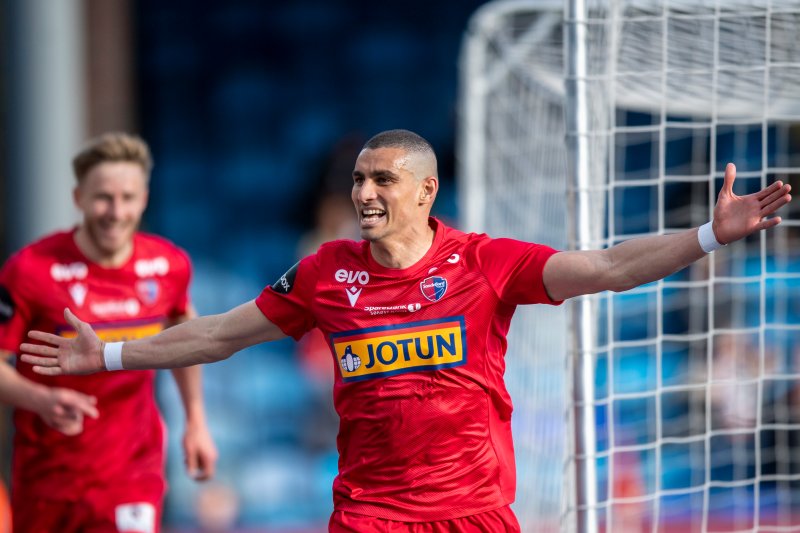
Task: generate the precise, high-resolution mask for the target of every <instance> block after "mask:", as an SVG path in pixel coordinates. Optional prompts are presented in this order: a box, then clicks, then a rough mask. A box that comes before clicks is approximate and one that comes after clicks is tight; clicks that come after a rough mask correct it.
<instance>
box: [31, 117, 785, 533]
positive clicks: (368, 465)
mask: <svg viewBox="0 0 800 533" xmlns="http://www.w3.org/2000/svg"><path fill="white" fill-rule="evenodd" d="M734 179H735V168H734V167H733V165H729V166H728V168H727V170H726V173H725V183H724V185H723V188H722V191H721V192H720V194H719V198H718V201H717V205H716V208H715V210H714V221H713V223H709V224H706V225H704V226H702V227H701V228H700V229H697V228H695V229H691V230H687V231H684V232H681V233H676V234H672V235H663V236H656V237H646V238H641V239H635V240H631V241H628V242H625V243H622V244H620V245H617V246H614V247H612V248H609V249H606V250H597V251H575V252H557V251H556V250H553V249H552V248H549V247H547V246H544V245H540V244H532V243H525V242H521V241H516V240H512V239H492V238H490V237H488V236H486V235H477V234H466V233H462V232H460V231H457V230H455V229H451V228H448V227H447V226H445V225H444V224H443V223H442V222H441V221H439V220H436V219H435V218H430V216H429V214H430V211H431V206H432V205H433V202H434V200H435V198H436V195H437V192H438V189H439V180H438V177H437V165H436V156H435V155H434V153H433V149H432V148H431V146H430V144H429V143H428V142H427V141H425V140H424V139H423V138H421V137H420V136H418V135H416V134H414V133H412V132H409V131H406V130H393V131H388V132H383V133H380V134H378V135H376V136H375V137H373V138H372V139H370V140H369V141H367V143H366V144H365V146H364V148H363V149H362V150H361V153H360V154H359V155H358V158H357V160H356V164H355V169H354V170H353V189H352V200H353V203H354V204H355V208H356V212H357V215H358V221H359V225H360V231H361V237H362V239H363V240H362V241H361V242H354V241H348V240H341V241H334V242H332V243H328V244H325V245H323V246H321V247H320V248H319V250H318V251H317V252H316V253H315V254H312V255H310V256H308V257H306V258H304V259H302V260H301V261H300V262H299V263H298V264H297V265H295V266H294V267H292V268H291V269H290V270H289V271H288V272H287V273H286V274H284V275H283V276H282V277H281V278H280V279H279V280H278V281H277V282H276V283H275V284H274V285H272V286H271V287H266V288H265V289H264V290H263V291H262V293H261V295H260V296H258V298H256V299H255V300H253V301H250V302H248V303H245V304H243V305H241V306H239V307H237V308H235V309H233V310H231V311H229V312H227V313H224V314H220V315H215V316H208V317H202V318H199V319H197V320H192V321H190V322H188V323H186V324H183V325H180V326H177V327H175V328H172V329H170V330H168V331H165V332H163V333H161V334H159V335H156V336H153V337H149V338H147V339H141V340H137V341H133V342H124V343H104V342H103V341H102V340H101V339H99V338H98V337H97V336H96V335H95V334H94V332H93V331H92V329H91V328H90V327H89V326H88V325H87V324H85V323H83V322H81V321H80V320H78V319H77V318H75V316H74V315H73V314H72V313H71V312H69V311H66V312H65V316H66V317H67V319H68V321H69V323H70V324H72V325H73V327H75V328H76V330H77V331H78V337H77V338H75V339H65V338H63V337H58V336H54V335H51V334H47V333H42V332H33V333H31V337H32V338H34V339H36V340H38V341H43V342H47V343H50V344H52V345H54V346H45V345H41V344H31V343H26V344H24V345H22V347H21V351H22V353H23V356H22V359H23V360H24V361H27V362H30V363H32V364H35V365H38V366H36V367H35V371H36V372H41V373H42V374H45V375H54V376H58V375H62V374H73V373H91V372H97V371H100V370H115V369H121V368H126V369H132V368H168V367H181V366H186V365H192V364H196V363H207V362H212V361H216V360H219V359H221V358H224V357H227V356H229V355H231V354H232V353H234V352H236V351H237V350H241V349H242V348H245V347H247V346H249V345H252V344H255V343H259V342H264V341H269V340H274V339H279V338H283V337H285V336H287V335H290V336H292V337H294V338H295V339H299V338H300V337H301V336H302V335H303V334H304V333H305V332H307V331H308V330H309V329H311V328H314V327H318V328H319V329H320V330H322V331H323V332H324V333H325V335H326V337H327V339H328V341H329V344H330V347H331V350H332V352H333V356H334V363H335V367H336V369H337V370H336V377H335V380H336V381H335V384H334V390H333V396H334V404H335V407H336V410H337V412H338V413H339V416H340V428H339V436H338V449H339V454H340V459H339V475H338V476H337V478H336V480H335V481H334V487H333V492H334V512H333V514H332V516H331V519H330V523H329V529H330V531H332V532H336V533H339V532H357V533H365V532H389V531H391V532H415V533H422V532H428V533H438V532H450V531H458V532H462V533H463V532H488V533H496V532H500V531H504V532H518V531H519V529H520V528H519V525H518V523H517V520H516V518H515V516H514V514H513V512H512V511H511V508H510V507H509V505H510V504H511V503H512V502H513V501H514V497H515V490H516V479H515V477H516V472H515V465H514V451H513V445H512V440H511V411H512V405H511V398H510V397H509V395H508V392H507V390H506V387H505V384H504V380H503V374H504V371H505V362H504V356H505V352H506V333H507V332H508V328H509V325H510V322H511V317H512V315H513V314H514V310H515V309H516V306H517V305H520V304H531V303H544V304H558V303H560V302H561V301H562V300H564V299H566V298H570V297H573V296H578V295H580V294H587V293H595V292H599V291H603V290H614V291H622V290H627V289H630V288H632V287H635V286H637V285H640V284H643V283H647V282H650V281H653V280H656V279H659V278H662V277H664V276H667V275H669V274H671V273H672V272H675V271H677V270H679V269H681V268H683V267H685V266H686V265H688V264H690V263H692V262H693V261H696V260H698V259H700V258H701V257H703V256H704V255H706V253H707V252H708V251H711V250H713V249H714V248H715V247H718V246H720V245H721V243H728V242H731V241H734V240H737V239H740V238H742V237H744V236H746V235H748V234H750V233H752V232H754V231H758V230H762V229H766V228H768V227H771V226H774V225H776V224H778V223H779V222H780V219H779V218H777V217H776V218H772V219H767V218H765V217H767V216H769V215H771V214H772V213H774V212H775V211H776V210H777V209H778V208H780V207H781V206H783V205H785V204H786V203H788V202H789V201H790V200H791V197H790V196H789V189H790V188H789V186H788V185H783V184H782V183H781V182H776V183H773V184H772V185H770V186H769V187H767V188H765V189H764V190H762V191H760V192H758V193H756V194H752V195H748V196H742V197H740V196H736V195H734V194H733V190H732V187H733V181H734Z"/></svg>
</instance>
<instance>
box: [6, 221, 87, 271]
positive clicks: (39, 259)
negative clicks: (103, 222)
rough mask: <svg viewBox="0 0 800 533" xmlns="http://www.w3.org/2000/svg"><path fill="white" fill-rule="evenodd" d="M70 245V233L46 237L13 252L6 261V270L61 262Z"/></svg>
mask: <svg viewBox="0 0 800 533" xmlns="http://www.w3.org/2000/svg"><path fill="white" fill-rule="evenodd" d="M71 244H72V233H71V232H69V231H60V232H57V233H51V234H49V235H46V236H44V237H42V238H40V239H38V240H36V241H34V242H32V243H30V244H28V245H27V246H24V247H22V248H20V249H19V250H17V251H16V252H14V253H13V254H12V255H11V257H9V258H8V260H7V261H6V268H22V269H23V270H24V269H27V268H36V267H38V266H41V265H43V264H45V263H47V264H50V263H53V262H57V261H60V260H61V261H63V260H64V259H63V258H64V257H65V255H66V253H65V250H66V248H67V246H70V245H71Z"/></svg>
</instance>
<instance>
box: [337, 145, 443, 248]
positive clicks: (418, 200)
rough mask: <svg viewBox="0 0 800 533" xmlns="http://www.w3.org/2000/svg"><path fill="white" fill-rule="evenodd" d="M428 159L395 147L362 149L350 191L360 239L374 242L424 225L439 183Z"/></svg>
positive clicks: (391, 237) (392, 237)
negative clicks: (359, 230)
mask: <svg viewBox="0 0 800 533" xmlns="http://www.w3.org/2000/svg"><path fill="white" fill-rule="evenodd" d="M428 159H429V158H426V157H425V156H424V155H421V154H417V153H414V152H411V153H409V152H407V151H406V150H404V149H403V148H397V147H383V148H376V149H364V150H362V151H361V153H360V154H359V156H358V159H357V160H356V165H355V168H354V169H353V191H352V199H353V204H354V205H355V208H356V213H357V214H358V222H359V227H360V229H361V238H363V239H364V240H367V241H370V242H373V243H374V242H380V241H385V240H387V239H403V238H404V237H411V236H413V235H414V234H415V231H418V230H419V228H427V226H428V214H429V213H430V209H431V205H432V204H433V200H434V198H435V195H436V189H437V186H438V181H437V178H436V177H435V175H434V174H432V173H431V171H430V163H429V162H428ZM433 173H435V166H434V169H433Z"/></svg>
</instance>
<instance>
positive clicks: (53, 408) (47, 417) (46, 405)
mask: <svg viewBox="0 0 800 533" xmlns="http://www.w3.org/2000/svg"><path fill="white" fill-rule="evenodd" d="M96 405H97V398H95V397H94V396H89V395H88V394H83V393H81V392H78V391H75V390H72V389H62V388H60V387H51V388H49V389H47V392H46V393H45V394H44V395H43V396H42V401H41V403H40V405H39V406H38V408H37V414H38V415H39V416H40V417H41V418H42V420H44V422H45V424H47V425H48V426H50V427H51V428H53V429H55V430H56V431H60V432H61V433H63V434H64V435H70V436H72V435H77V434H79V433H80V432H82V431H83V420H84V417H85V416H88V417H90V418H97V417H99V416H100V413H99V412H98V411H97V407H96Z"/></svg>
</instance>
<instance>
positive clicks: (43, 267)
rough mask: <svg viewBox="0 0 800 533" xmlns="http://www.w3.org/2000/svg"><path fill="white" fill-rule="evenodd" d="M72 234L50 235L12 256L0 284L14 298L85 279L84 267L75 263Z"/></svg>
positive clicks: (65, 232) (1, 276) (2, 272)
mask: <svg viewBox="0 0 800 533" xmlns="http://www.w3.org/2000/svg"><path fill="white" fill-rule="evenodd" d="M69 246H74V244H72V234H71V232H68V231H64V232H58V233H52V234H50V235H47V236H45V237H42V238H41V239H39V240H37V241H34V242H32V243H31V244H29V245H27V246H25V247H23V248H21V249H20V250H18V251H17V252H15V253H14V254H13V255H11V257H9V259H8V260H7V261H6V262H5V264H4V265H3V268H2V270H0V284H3V285H5V286H6V287H7V288H8V289H9V290H11V291H12V292H14V293H15V294H16V295H17V296H20V297H21V296H24V295H29V296H30V295H34V294H40V293H41V291H46V290H48V289H49V288H50V287H52V283H53V282H54V281H60V280H62V279H63V277H67V278H69V277H70V276H75V275H81V272H82V275H83V276H85V275H86V268H87V267H86V265H85V264H83V263H74V262H73V261H74V259H75V258H74V257H73V254H72V253H71V252H70V250H71V249H70V248H69Z"/></svg>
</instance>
